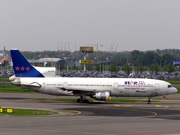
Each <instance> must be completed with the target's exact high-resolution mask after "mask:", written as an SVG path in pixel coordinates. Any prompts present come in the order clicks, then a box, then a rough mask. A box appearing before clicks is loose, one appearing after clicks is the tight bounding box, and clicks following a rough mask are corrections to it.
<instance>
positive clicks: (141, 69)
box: [136, 65, 145, 73]
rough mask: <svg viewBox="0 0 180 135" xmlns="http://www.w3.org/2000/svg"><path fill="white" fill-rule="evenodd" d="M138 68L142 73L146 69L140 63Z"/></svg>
mask: <svg viewBox="0 0 180 135" xmlns="http://www.w3.org/2000/svg"><path fill="white" fill-rule="evenodd" d="M136 70H137V71H139V72H141V73H142V72H143V71H144V70H145V67H143V66H142V65H139V66H137V68H136Z"/></svg>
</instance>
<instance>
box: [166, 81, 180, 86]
mask: <svg viewBox="0 0 180 135" xmlns="http://www.w3.org/2000/svg"><path fill="white" fill-rule="evenodd" d="M165 81H166V82H169V83H170V84H172V85H180V80H165Z"/></svg>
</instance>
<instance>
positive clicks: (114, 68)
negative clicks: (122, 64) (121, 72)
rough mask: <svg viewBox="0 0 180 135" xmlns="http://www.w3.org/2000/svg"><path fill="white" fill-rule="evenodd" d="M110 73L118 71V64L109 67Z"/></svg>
mask: <svg viewBox="0 0 180 135" xmlns="http://www.w3.org/2000/svg"><path fill="white" fill-rule="evenodd" d="M109 71H111V72H115V71H116V63H112V64H111V65H110V67H109Z"/></svg>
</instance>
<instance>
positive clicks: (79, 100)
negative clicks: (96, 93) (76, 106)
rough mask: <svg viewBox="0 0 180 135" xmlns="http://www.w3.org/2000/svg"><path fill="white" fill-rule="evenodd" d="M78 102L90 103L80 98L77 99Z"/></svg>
mask: <svg viewBox="0 0 180 135" xmlns="http://www.w3.org/2000/svg"><path fill="white" fill-rule="evenodd" d="M77 102H78V103H89V100H87V99H81V98H78V99H77Z"/></svg>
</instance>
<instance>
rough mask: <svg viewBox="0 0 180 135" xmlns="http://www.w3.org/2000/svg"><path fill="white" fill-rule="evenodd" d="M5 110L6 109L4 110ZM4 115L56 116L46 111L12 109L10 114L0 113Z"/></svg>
mask: <svg viewBox="0 0 180 135" xmlns="http://www.w3.org/2000/svg"><path fill="white" fill-rule="evenodd" d="M4 109H7V108H4ZM1 114H5V115H15V116H32V115H52V114H58V113H57V112H52V111H47V110H35V109H13V112H12V113H7V112H0V115H1Z"/></svg>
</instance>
